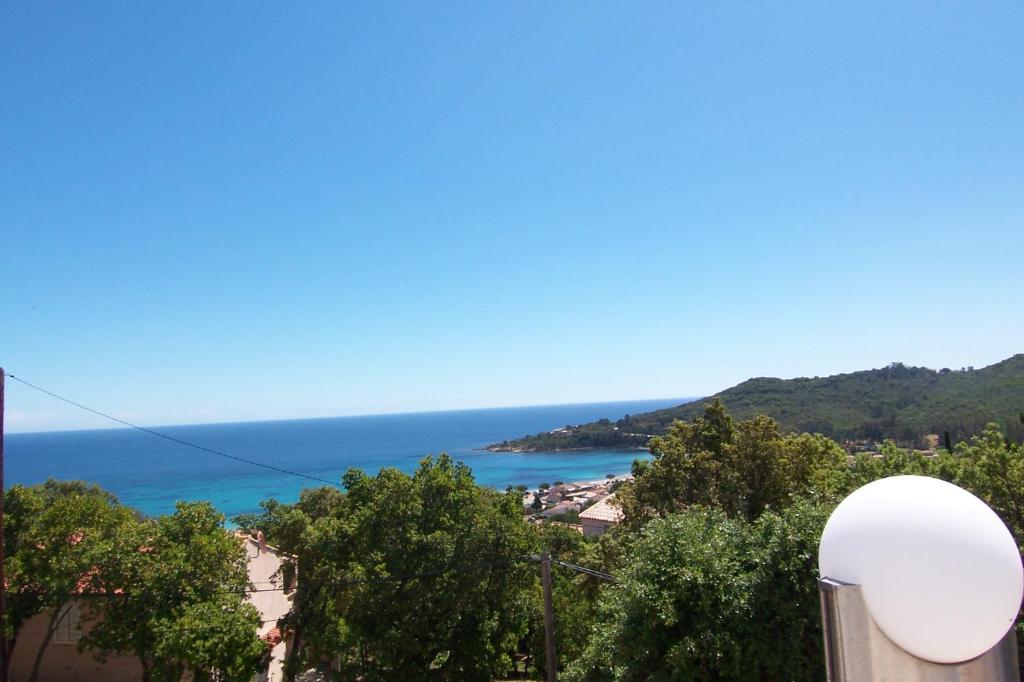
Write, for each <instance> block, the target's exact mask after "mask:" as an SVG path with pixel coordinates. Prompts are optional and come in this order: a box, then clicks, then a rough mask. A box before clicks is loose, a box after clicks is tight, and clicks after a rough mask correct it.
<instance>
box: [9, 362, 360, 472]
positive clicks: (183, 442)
mask: <svg viewBox="0 0 1024 682" xmlns="http://www.w3.org/2000/svg"><path fill="white" fill-rule="evenodd" d="M7 376H8V377H10V378H11V379H14V380H15V381H17V382H18V383H20V384H24V385H25V386H28V387H29V388H31V389H33V390H36V391H39V392H40V393H44V394H46V395H48V396H50V397H51V398H56V399H57V400H60V401H62V402H65V403H67V404H68V405H73V406H74V407H77V408H79V409H81V410H85V411H86V412H91V413H93V414H95V415H97V416H100V417H103V418H104V419H109V420H111V421H114V422H117V423H118V424H123V425H124V426H127V427H130V428H133V429H136V430H138V431H142V432H143V433H148V434H149V435H151V436H156V437H157V438H163V439H164V440H167V441H170V442H172V443H177V444H178V445H184V446H185V447H188V448H192V449H194V450H200V451H201V452H206V453H209V454H211V455H217V456H218V457H225V458H227V459H233V460H235V461H236V462H242V463H243V464H251V465H252V466H257V467H261V468H263V469H268V470H270V471H275V472H277V473H279V474H286V475H288V476H298V477H299V478H304V479H306V480H308V481H316V482H317V483H325V484H327V485H330V486H334V487H336V488H342V485H341V484H340V483H338V482H337V481H329V480H327V479H326V478H320V477H319V476H312V475H310V474H303V473H300V472H298V471H292V470H290V469H285V468H283V467H277V466H274V465H273V464H265V463H263V462H257V461H255V460H251V459H246V458H245V457H239V456H238V455H229V454H228V453H226V452H221V451H220V450H214V449H213V448H208V447H206V446H204V445H196V444H195V443H190V442H188V441H187V440H182V439H180V438H175V437H174V436H168V435H167V434H166V433H160V432H159V431H154V430H153V429H148V428H146V427H145V426H139V425H138V424H133V423H131V422H129V421H125V420H124V419H120V418H118V417H115V416H113V415H110V414H107V413H106V412H100V411H99V410H95V409H93V408H91V407H88V406H87V405H83V404H82V403H78V402H75V401H74V400H71V399H70V398H65V397H64V396H62V395H58V394H56V393H54V392H53V391H48V390H46V389H45V388H42V387H41V386H36V385H35V384H32V383H29V382H27V381H25V380H24V379H21V378H19V377H16V376H14V375H13V374H8V375H7Z"/></svg>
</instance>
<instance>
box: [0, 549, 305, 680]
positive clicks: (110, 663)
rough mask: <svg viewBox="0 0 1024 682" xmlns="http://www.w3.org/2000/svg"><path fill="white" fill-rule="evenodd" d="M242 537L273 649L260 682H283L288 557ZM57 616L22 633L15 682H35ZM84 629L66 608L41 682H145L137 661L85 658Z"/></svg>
mask: <svg viewBox="0 0 1024 682" xmlns="http://www.w3.org/2000/svg"><path fill="white" fill-rule="evenodd" d="M236 537H238V539H239V541H240V542H242V544H243V545H244V546H245V550H246V554H247V556H248V569H249V582H251V583H252V586H253V588H254V589H255V590H257V591H254V592H253V593H252V594H250V595H249V596H248V599H249V601H250V602H252V604H253V605H254V606H255V607H256V609H257V610H258V611H259V612H260V621H261V623H260V632H259V634H260V637H261V638H262V639H263V640H264V641H266V642H267V644H268V646H269V647H270V665H269V667H268V669H267V670H266V671H265V672H264V673H262V674H261V675H259V676H257V677H256V678H255V681H256V682H282V680H284V671H283V665H284V660H285V657H286V655H287V647H288V642H287V641H285V638H284V637H283V636H282V633H281V631H280V630H279V629H278V628H277V621H278V619H280V618H281V617H282V616H284V615H285V614H286V613H288V612H289V611H290V610H291V607H292V598H293V596H294V587H295V586H294V585H284V584H282V582H281V577H280V576H279V575H278V574H279V572H280V568H281V559H282V557H281V555H280V553H279V552H278V551H277V550H276V549H274V548H273V547H271V546H269V545H267V544H266V543H265V542H264V541H263V537H262V533H261V534H260V535H259V536H257V537H255V538H254V537H250V536H248V535H244V534H241V533H236ZM51 615H52V614H51V612H47V613H41V614H38V615H36V616H33V617H32V618H30V619H29V620H28V621H27V622H26V623H25V624H24V625H23V626H22V627H21V629H20V630H19V631H18V641H17V646H15V648H14V655H13V656H11V661H10V671H9V680H10V682H24V681H25V680H27V679H28V678H29V675H30V674H31V672H32V665H33V663H34V662H35V657H36V654H37V653H38V651H39V645H40V644H41V643H42V641H43V637H45V635H46V631H47V628H48V625H49V620H50V616H51ZM85 627H88V626H85ZM82 628H83V624H82V613H81V604H80V603H78V602H71V603H70V604H68V605H67V606H66V607H64V609H63V613H62V614H61V615H60V618H59V621H58V624H57V630H56V632H55V633H54V635H53V639H51V640H50V644H49V646H47V648H46V651H45V653H44V654H43V659H42V662H41V663H40V666H39V677H38V681H39V682H111V681H113V680H116V681H117V682H141V681H142V665H141V664H140V663H139V660H138V659H137V658H135V657H134V656H130V655H111V656H107V657H106V660H104V661H103V662H100V661H97V660H96V659H95V658H94V657H93V654H92V652H89V651H82V652H80V651H79V650H78V640H79V639H81V637H82V634H83V630H82Z"/></svg>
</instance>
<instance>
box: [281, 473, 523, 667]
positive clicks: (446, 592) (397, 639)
mask: <svg viewBox="0 0 1024 682" xmlns="http://www.w3.org/2000/svg"><path fill="white" fill-rule="evenodd" d="M343 482H344V485H345V487H346V489H347V492H346V494H345V495H344V497H343V499H342V500H341V503H340V507H339V509H338V511H337V513H333V514H331V515H329V516H325V517H320V518H316V519H312V518H310V519H309V522H308V525H307V526H306V528H305V529H304V530H303V531H302V533H301V538H300V541H299V543H298V545H297V546H296V547H295V548H294V552H295V553H296V555H297V556H298V562H299V572H300V576H301V580H300V582H299V588H298V590H297V592H296V609H295V616H294V619H293V621H292V622H293V624H294V626H295V628H296V630H297V632H301V633H302V643H301V647H296V649H298V652H297V654H296V656H297V658H296V659H295V660H294V661H293V662H291V664H290V669H291V670H292V671H293V672H294V671H295V670H297V669H299V668H300V667H303V666H305V665H315V664H316V663H317V662H318V661H319V660H321V658H325V657H326V658H331V659H336V660H338V661H339V662H340V664H341V667H342V674H343V675H345V676H348V677H352V678H355V677H358V678H359V679H363V680H368V681H372V680H391V679H439V680H489V679H492V678H493V676H495V675H498V674H501V673H504V672H506V671H507V670H508V669H510V668H511V664H512V659H511V655H512V653H513V652H514V651H515V647H516V644H517V643H518V641H519V640H520V638H521V637H522V636H523V634H524V633H525V628H526V622H527V614H528V600H529V594H528V588H529V586H530V585H531V580H532V578H531V575H532V572H531V571H529V568H528V567H527V566H525V565H523V564H521V563H520V562H519V557H521V556H522V555H524V554H526V553H527V552H528V550H529V546H530V545H529V527H528V525H527V524H526V523H525V522H524V520H523V518H522V503H521V498H520V496H519V495H518V494H516V493H515V492H514V491H513V492H506V493H504V494H502V493H497V492H495V491H493V490H490V489H487V488H481V487H479V486H477V485H476V483H475V482H474V480H473V477H472V474H471V473H470V470H469V468H468V467H466V466H465V465H464V464H461V463H455V462H453V461H452V460H451V458H449V457H448V456H447V455H441V456H440V457H439V458H438V459H436V460H434V459H432V458H430V457H428V458H426V459H424V460H423V461H422V462H421V463H420V467H419V469H418V470H417V471H416V472H415V473H414V474H413V475H412V476H410V475H408V474H405V473H402V472H401V471H398V470H397V469H382V470H381V471H380V473H379V474H378V475H376V476H369V475H367V474H365V473H363V472H362V471H359V470H355V469H353V470H350V471H349V472H348V473H347V474H346V475H345V477H344V479H343ZM286 551H292V550H291V549H287V550H286Z"/></svg>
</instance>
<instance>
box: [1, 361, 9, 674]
mask: <svg viewBox="0 0 1024 682" xmlns="http://www.w3.org/2000/svg"><path fill="white" fill-rule="evenodd" d="M5 378H6V376H5V375H4V368H3V367H0V682H7V663H8V661H7V627H6V626H7V584H6V583H7V578H6V577H5V576H4V379H5Z"/></svg>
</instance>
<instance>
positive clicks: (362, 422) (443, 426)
mask: <svg viewBox="0 0 1024 682" xmlns="http://www.w3.org/2000/svg"><path fill="white" fill-rule="evenodd" d="M686 400H687V399H686V398H676V399H667V400H644V401H630V402H617V403H589V404H582V405H551V406H538V407H515V408H501V409H489V410H460V411H452V412H430V413H418V414H394V415H376V416H367V417H337V418H332V419H303V420H289V421H269V422H247V423H239V424H202V425H194V426H168V427H160V428H157V430H158V431H160V432H162V433H166V434H167V435H169V436H173V437H175V438H179V439H181V440H185V441H189V442H191V443H195V444H197V445H202V446H204V447H208V448H212V449H215V450H220V451H222V452H225V453H228V454H231V455H237V456H239V457H245V458H247V459H251V460H255V461H258V462H263V463H266V464H270V465H273V466H277V467H280V468H284V469H290V470H294V471H298V472H301V473H304V474H308V475H311V476H317V477H320V478H325V479H328V480H331V481H337V480H340V478H341V475H342V474H343V473H344V472H345V471H346V470H347V469H348V468H349V467H359V468H361V469H364V470H366V471H369V472H371V473H376V472H377V471H378V470H379V469H380V468H381V467H385V466H392V467H397V468H399V469H402V470H404V471H412V470H413V469H414V468H415V467H416V465H417V463H418V462H419V460H420V459H421V458H423V457H424V456H425V455H428V454H437V453H440V452H448V453H449V454H451V455H452V456H454V457H455V458H456V459H458V460H461V461H463V462H465V463H466V464H468V465H469V466H470V467H472V469H473V473H474V475H475V476H476V480H477V482H478V483H481V484H483V485H489V486H494V487H496V488H504V487H505V486H507V485H518V484H525V485H527V486H530V487H531V488H532V487H536V486H537V485H538V484H540V483H542V482H549V483H550V482H554V481H556V480H563V481H567V482H568V481H579V480H588V479H596V478H602V477H604V476H605V475H606V474H610V473H613V474H617V473H624V472H627V471H629V468H630V465H631V463H632V462H633V460H634V459H636V458H638V457H645V456H647V455H646V453H645V452H643V451H638V450H619V451H604V450H601V451H586V452H535V453H505V452H502V453H492V452H482V451H480V450H479V448H481V447H483V446H485V445H489V444H490V443H495V442H500V441H503V440H506V439H509V438H516V437H518V436H522V435H527V434H533V433H538V432H541V431H547V430H550V429H553V428H556V427H559V426H564V425H565V424H579V423H583V422H588V421H593V420H595V419H599V418H601V417H608V418H610V419H612V420H615V419H619V418H620V417H622V416H623V415H625V414H637V413H639V412H647V411H650V410H655V409H660V408H663V407H669V406H671V405H678V404H679V403H682V402H685V401H686ZM49 477H53V478H63V479H81V480H85V481H89V482H92V483H97V484H99V485H101V486H103V487H104V488H106V489H107V490H110V491H111V492H113V493H114V494H116V495H117V496H118V497H119V498H120V499H121V501H122V502H124V503H125V504H129V505H131V506H133V507H136V508H137V509H139V510H141V511H143V512H144V513H146V514H162V513H167V512H169V511H173V509H174V503H175V502H176V501H177V500H209V501H211V502H213V504H214V505H215V506H216V507H217V508H218V509H219V510H220V511H221V512H223V513H225V514H227V515H228V517H230V516H232V515H234V514H239V513H242V512H250V511H256V510H257V509H258V505H259V502H260V500H263V499H266V498H268V497H275V498H277V499H279V500H282V501H285V502H293V501H295V500H296V499H298V495H299V490H301V489H302V488H305V487H309V486H313V485H317V484H316V483H314V482H312V481H308V480H305V479H301V478H297V477H294V476H287V475H285V474H279V473H275V472H272V471H268V470H266V469H262V468H259V467H254V466H251V465H248V464H244V463H241V462H236V461H233V460H229V459H225V458H223V457H218V456H216V455H212V454H209V453H205V452H201V451H198V450H195V449H192V448H187V447H184V446H181V445H178V444H175V443H172V442H169V441H166V440H163V439H160V438H156V437H154V436H152V435H150V434H146V433H143V432H140V431H135V430H132V429H106V430H98V431H62V432H51V433H30V434H9V435H8V436H7V439H6V482H7V484H8V485H10V484H13V483H37V482H40V481H44V480H46V479H47V478H49Z"/></svg>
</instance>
